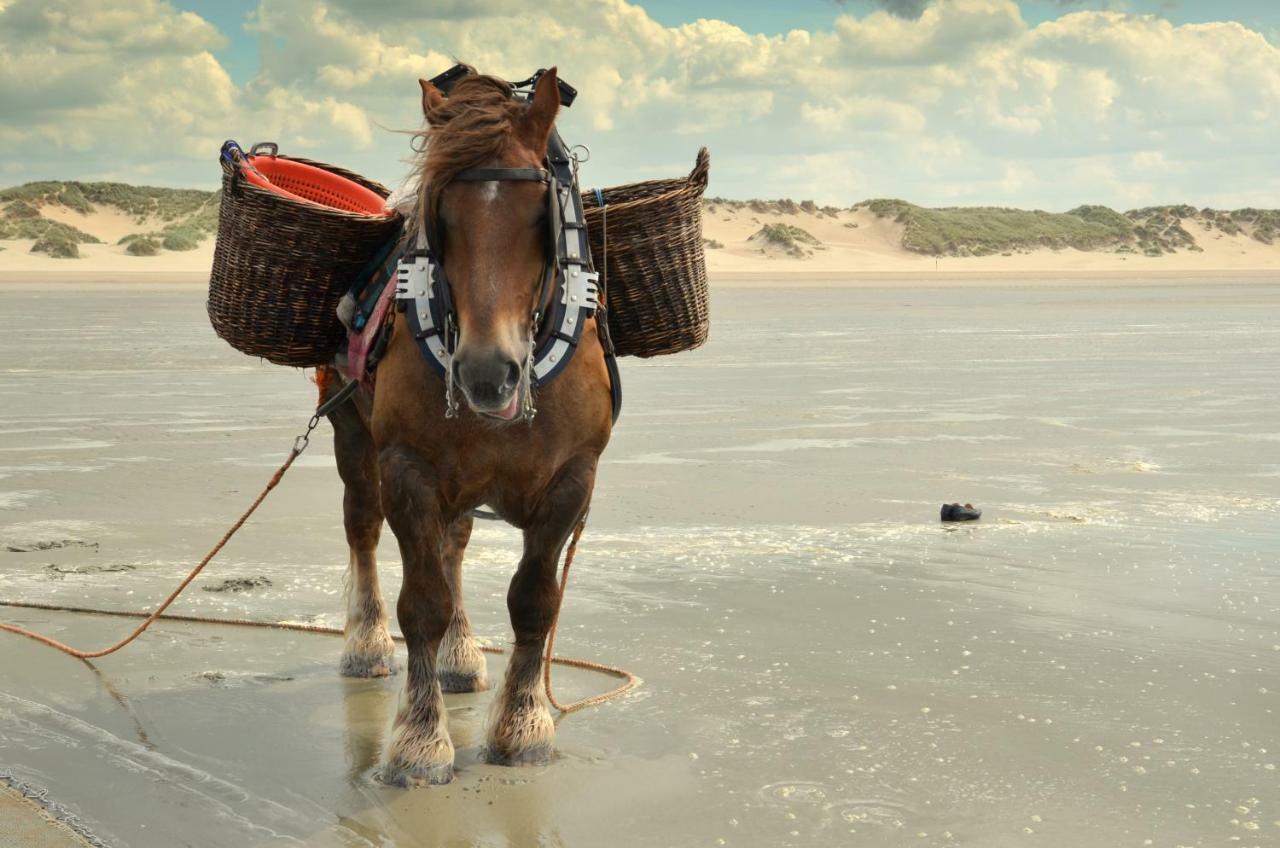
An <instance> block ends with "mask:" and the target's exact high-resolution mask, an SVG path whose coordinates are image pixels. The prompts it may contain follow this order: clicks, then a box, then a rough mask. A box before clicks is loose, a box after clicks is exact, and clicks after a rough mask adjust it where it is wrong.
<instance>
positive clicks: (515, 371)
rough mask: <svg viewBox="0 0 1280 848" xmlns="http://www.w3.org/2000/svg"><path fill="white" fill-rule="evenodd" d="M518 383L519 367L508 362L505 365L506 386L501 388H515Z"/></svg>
mask: <svg viewBox="0 0 1280 848" xmlns="http://www.w3.org/2000/svg"><path fill="white" fill-rule="evenodd" d="M519 382H520V365H519V364H518V363H515V362H508V363H507V382H506V385H505V386H503V388H504V389H507V390H510V389H513V388H515V386H516V384H517V383H519Z"/></svg>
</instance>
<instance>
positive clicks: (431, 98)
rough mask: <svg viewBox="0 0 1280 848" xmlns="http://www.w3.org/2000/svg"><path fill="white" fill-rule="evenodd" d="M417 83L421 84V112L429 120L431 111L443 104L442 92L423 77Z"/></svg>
mask: <svg viewBox="0 0 1280 848" xmlns="http://www.w3.org/2000/svg"><path fill="white" fill-rule="evenodd" d="M418 85H420V86H422V114H423V116H424V117H426V118H427V119H428V120H430V118H431V113H432V112H433V111H435V110H436V109H439V108H440V107H441V106H442V105H443V104H444V92H442V91H441V90H440V89H438V88H436V87H435V86H434V85H432V84H431V83H429V82H427V81H426V80H424V79H420V80H418Z"/></svg>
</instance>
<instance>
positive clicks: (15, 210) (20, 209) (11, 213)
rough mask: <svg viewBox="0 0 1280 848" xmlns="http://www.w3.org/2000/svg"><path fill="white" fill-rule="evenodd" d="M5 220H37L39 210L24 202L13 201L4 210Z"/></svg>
mask: <svg viewBox="0 0 1280 848" xmlns="http://www.w3.org/2000/svg"><path fill="white" fill-rule="evenodd" d="M4 215H5V217H6V218H39V217H40V210H39V209H37V208H35V207H34V206H32V205H31V204H30V203H28V202H27V201H25V200H15V201H13V202H12V203H10V204H9V205H8V206H6V207H5V208H4Z"/></svg>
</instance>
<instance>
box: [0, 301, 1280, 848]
mask: <svg viewBox="0 0 1280 848" xmlns="http://www.w3.org/2000/svg"><path fill="white" fill-rule="evenodd" d="M141 298H145V301H143V300H141ZM0 306H5V307H7V308H12V309H13V310H15V311H17V310H22V311H26V312H39V313H40V314H42V315H45V316H48V321H47V322H46V326H43V327H41V328H40V330H39V332H35V331H27V330H25V329H24V328H22V327H18V328H16V329H14V330H13V331H11V332H10V333H8V334H5V335H0V361H4V360H5V357H9V358H16V357H19V356H21V357H23V358H25V360H26V361H27V362H28V363H29V367H28V368H27V370H24V371H21V372H5V373H3V374H0V403H2V402H3V401H4V400H5V399H8V400H11V401H14V402H13V403H10V404H8V405H7V406H3V407H0V408H3V409H4V411H3V412H2V413H0V447H3V448H5V450H4V451H3V452H0V456H3V457H4V459H3V460H2V461H0V584H2V585H0V595H12V596H18V597H22V598H25V599H29V600H37V601H54V602H61V603H67V604H75V605H86V604H92V605H106V606H111V607H115V608H119V609H134V608H138V607H144V606H146V605H147V604H149V603H151V602H152V601H154V600H155V599H156V598H158V597H162V596H163V594H164V593H165V592H166V591H167V590H168V588H170V586H171V583H172V581H173V579H174V576H175V575H180V574H182V573H183V572H185V570H186V568H187V566H188V565H189V559H190V557H191V555H192V553H193V552H196V553H198V552H200V551H202V550H203V549H204V548H206V547H207V546H208V544H209V542H210V541H211V540H212V539H216V538H217V537H218V536H219V535H220V534H221V532H222V530H223V529H224V525H225V523H226V521H227V520H228V517H229V516H234V515H235V514H238V512H239V510H240V509H241V508H242V507H243V501H244V499H245V493H246V492H251V491H255V490H256V488H257V487H258V486H260V485H261V482H262V480H261V475H263V474H264V473H268V472H269V471H270V470H271V469H273V468H274V467H275V466H276V465H277V464H278V463H279V460H280V459H281V456H282V452H283V451H284V450H286V449H287V447H288V445H289V444H290V443H291V442H292V439H293V435H294V432H295V430H296V428H297V426H298V424H299V423H300V421H302V420H304V419H305V417H306V416H305V413H306V411H307V409H308V404H310V403H312V402H313V401H314V387H313V386H311V385H310V384H309V383H308V382H307V381H306V379H305V377H304V375H301V374H298V373H294V372H289V371H286V370H283V369H273V368H269V367H265V366H261V367H260V366H257V365H252V364H248V363H247V362H246V361H245V360H243V359H242V358H240V357H239V356H237V355H235V354H234V353H232V352H230V351H228V350H225V349H224V346H223V345H222V344H221V343H220V342H219V341H218V340H216V339H214V338H213V337H212V335H211V334H210V333H209V331H208V329H207V325H206V324H205V319H204V315H203V311H202V303H201V298H200V295H199V294H198V293H194V292H193V293H190V294H181V293H170V294H155V293H147V294H129V295H122V294H114V293H111V292H93V293H88V294H86V293H58V292H53V293H47V292H42V293H32V294H15V293H0ZM1277 310H1280V286H1271V285H1266V284H1254V285H1251V286H1247V287H1234V286H1230V285H1224V284H1219V285H1217V286H1215V287H1212V288H1210V287H1205V288H1197V287H1194V286H1187V285H1184V286H1181V287H1178V288H1168V289H1162V288H1157V287H1152V288H1144V289H1123V288H1115V287H1113V288H1109V289H1108V288H1090V289H1079V290H1077V289H1071V288H1066V287H1064V288H1061V289H1052V288H1040V289H1036V290H1034V291H1019V290H1016V289H1012V288H1007V287H1006V288H1001V289H983V288H981V287H975V288H972V289H966V290H959V289H955V290H947V291H929V290H925V289H917V290H912V289H893V290H883V291H877V290H874V289H860V290H848V291H841V290H831V289H826V290H812V291H805V292H803V296H802V297H801V296H797V293H796V292H795V291H791V292H771V291H768V290H759V291H734V292H730V293H725V294H720V295H718V296H717V301H716V304H715V315H716V323H715V329H714V333H715V337H714V339H713V341H712V343H711V344H710V345H708V346H707V347H706V348H705V349H703V350H700V351H698V352H696V353H692V354H689V355H687V356H685V357H680V358H673V359H671V360H670V361H669V362H661V361H656V362H655V361H631V362H626V363H624V371H625V379H626V383H627V397H628V400H627V409H626V411H625V412H624V416H623V419H622V422H621V424H620V425H619V428H618V430H617V431H616V433H615V435H614V438H613V442H612V444H611V446H610V449H609V452H608V453H607V454H606V460H605V463H604V466H603V467H602V470H601V475H600V483H599V488H598V494H597V497H596V503H595V505H594V507H593V515H592V522H591V526H590V528H589V530H588V533H587V535H586V536H585V537H584V540H583V546H582V549H581V551H580V554H579V559H578V565H577V566H576V567H575V571H574V574H575V578H574V585H573V588H572V591H571V592H570V596H569V599H568V603H567V607H566V609H565V614H564V619H563V625H562V628H561V630H560V640H559V642H558V647H561V648H562V649H563V651H564V652H565V653H566V654H568V655H571V656H581V657H587V658H592V659H599V660H602V661H605V662H610V663H616V664H619V665H623V666H625V667H627V668H629V669H631V670H633V671H635V672H636V673H638V674H639V675H641V676H642V677H643V678H644V680H645V686H644V688H642V689H640V690H639V691H638V692H636V693H634V694H632V695H630V696H628V697H626V698H624V699H622V700H619V701H617V702H614V703H611V704H608V705H606V706H604V707H601V708H599V709H595V710H591V711H588V712H584V713H579V714H575V715H572V716H570V717H568V718H567V719H565V720H564V721H563V722H561V723H560V726H559V729H558V744H559V746H560V757H559V758H558V759H557V760H556V761H554V762H553V763H551V764H550V765H549V766H546V767H540V768H532V769H506V768H501V767H497V766H491V765H488V764H486V763H484V762H481V761H480V755H479V746H480V744H481V741H482V740H483V738H484V737H483V732H482V726H483V721H484V717H485V712H486V710H487V708H488V705H489V703H490V699H491V695H490V694H489V693H481V694H479V695H460V696H449V697H448V699H447V701H446V705H447V707H448V709H449V717H450V724H451V729H452V733H453V737H454V740H455V742H456V743H457V745H458V748H459V750H458V774H457V779H456V780H455V781H454V783H452V784H450V785H448V786H445V787H440V788H437V789H426V790H419V791H413V792H405V791H401V790H395V789H389V788H387V787H385V786H382V785H381V784H379V783H377V782H376V781H375V780H374V779H373V777H372V774H373V771H374V770H375V769H376V768H377V766H378V764H379V761H380V758H381V756H382V754H383V751H384V750H385V745H386V744H387V739H388V735H387V734H388V732H389V730H390V727H391V722H392V720H393V716H394V713H395V710H396V700H397V698H398V697H399V690H400V686H401V684H402V680H401V679H400V678H392V679H390V680H383V681H349V680H344V679H342V678H340V677H339V676H338V675H337V662H338V654H339V651H340V647H341V641H340V640H337V639H333V638H329V637H323V636H309V635H305V634H296V633H281V632H261V631H247V630H243V629H240V628H225V627H224V628H216V627H207V626H193V625H177V624H173V623H165V624H163V625H160V626H158V627H157V629H156V630H154V631H152V632H150V633H148V634H147V635H146V636H145V637H144V638H143V640H142V641H141V642H140V643H139V644H138V645H137V648H136V650H132V651H130V652H125V653H123V654H118V655H115V656H112V657H109V658H106V659H104V660H102V661H100V662H99V663H98V664H97V666H96V667H95V668H89V667H86V666H85V665H84V664H82V663H78V662H73V661H70V660H69V659H67V658H65V657H60V656H53V655H50V654H48V653H47V651H46V649H44V648H41V647H40V646H38V645H35V644H31V643H23V642H20V641H16V640H8V639H6V640H4V641H3V642H0V769H3V770H8V771H11V772H13V773H15V774H16V775H17V776H19V777H20V778H22V779H23V780H24V781H26V782H28V783H32V784H35V785H39V786H42V787H44V788H46V789H47V790H48V791H49V793H50V794H51V796H52V797H54V798H56V799H57V800H58V801H59V802H60V803H61V804H63V805H64V806H66V807H67V808H68V809H71V810H73V811H74V812H75V813H77V814H79V815H80V816H81V817H82V818H83V819H84V820H85V822H86V823H87V824H88V825H89V826H91V827H92V829H93V830H94V832H95V833H96V834H98V835H100V836H101V837H102V839H103V840H104V841H105V842H106V843H107V844H111V845H126V846H130V848H151V846H155V848H170V846H172V845H175V844H181V843H182V842H183V841H184V840H185V841H190V837H191V835H192V834H199V837H200V843H201V845H202V846H209V848H243V846H268V845H269V846H276V845H285V844H298V843H304V844H308V845H313V846H331V845H333V846H366V845H376V846H380V848H381V846H392V845H395V846H419V845H423V846H435V845H458V846H463V845H466V846H470V845H484V846H488V845H494V846H498V845H510V846H520V848H523V846H526V845H565V846H597V845H609V846H619V848H626V846H646V848H647V846H650V845H672V846H684V845H719V844H722V843H723V844H725V845H728V846H734V845H738V846H751V848H754V846H770V848H773V847H774V846H809V845H853V846H859V845H864V846H869V848H870V846H881V845H898V844H911V845H914V846H921V848H935V847H936V848H949V846H955V845H970V846H982V848H988V846H999V848H1004V846H1023V845H1028V846H1029V845H1069V846H1072V848H1115V846H1120V845H1129V844H1133V845H1142V844H1144V843H1145V842H1146V841H1147V840H1150V842H1151V844H1153V845H1215V844H1220V843H1221V844H1232V845H1241V846H1245V848H1248V846H1254V845H1257V846H1264V845H1268V844H1271V843H1274V842H1275V841H1276V839H1277V837H1280V825H1277V824H1276V822H1278V821H1280V808H1278V807H1277V806H1276V801H1275V799H1276V798H1280V773H1278V770H1277V766H1280V756H1278V754H1280V731H1278V729H1277V728H1278V727H1280V725H1278V724H1277V722H1276V720H1275V717H1276V710H1277V701H1276V697H1277V693H1280V629H1278V625H1277V622H1280V594H1278V593H1277V590H1276V587H1277V585H1278V584H1277V578H1278V577H1280V571H1277V568H1278V566H1277V562H1280V522H1277V521H1276V518H1277V515H1278V514H1280V457H1278V456H1277V455H1276V454H1275V452H1274V451H1272V450H1270V448H1271V447H1274V446H1275V445H1276V436H1275V423H1274V422H1275V421H1276V420H1278V419H1280V395H1277V394H1276V393H1275V391H1274V382H1275V373H1276V371H1277V370H1280V327H1278V326H1277V325H1276V324H1275V322H1274V320H1273V319H1272V316H1274V315H1275V314H1276V312H1277ZM139 316H145V317H146V319H147V320H146V321H145V322H141V323H140V322H139V320H138V319H139ZM144 325H145V326H144ZM83 327H87V328H89V329H90V330H91V331H92V334H93V335H92V338H93V339H94V345H95V348H94V349H93V350H88V349H86V348H84V347H74V348H68V346H67V344H66V342H65V339H66V338H70V337H72V336H73V335H74V334H72V333H71V332H70V328H83ZM815 334H817V335H815ZM815 340H817V343H815ZM763 350H767V351H768V352H769V355H768V356H767V357H762V356H760V351H763ZM18 401H21V402H20V403H19V402H18ZM299 410H302V412H301V413H300V412H299ZM1171 422H1172V423H1171ZM189 431H192V432H189ZM219 433H221V435H219ZM91 443H93V444H97V445H99V446H97V447H87V445H89V444H91ZM324 448H325V446H324V445H323V443H322V442H321V440H315V444H313V447H312V450H313V451H315V453H314V456H313V455H312V454H310V453H309V454H308V457H310V458H311V459H312V460H313V465H312V466H306V467H302V468H299V469H297V470H296V471H295V472H293V474H294V475H295V476H291V477H290V479H289V481H287V482H286V484H285V485H283V486H282V487H281V488H280V489H279V490H278V491H277V493H276V495H275V496H273V499H272V500H271V501H270V502H269V503H268V505H267V506H265V507H264V508H263V510H262V511H261V512H260V513H259V515H258V516H257V518H256V519H255V522H254V523H253V524H252V525H251V526H250V527H248V528H246V530H245V531H244V533H243V535H242V536H241V537H239V538H238V539H237V540H235V541H234V542H233V544H232V545H230V546H229V547H228V548H227V549H226V551H225V555H224V558H223V559H222V560H220V561H219V562H218V563H217V564H216V567H215V569H214V571H212V572H210V575H209V577H208V580H207V581H206V582H207V584H208V585H210V586H216V585H218V584H220V583H222V582H223V581H227V580H231V581H235V585H243V586H246V587H248V588H246V589H245V591H243V592H239V593H229V592H203V591H194V592H192V593H190V596H189V597H187V598H184V599H183V601H182V609H181V611H182V612H188V613H195V614H205V615H222V616H232V617H240V616H243V617H251V618H259V619H268V620H291V621H307V622H314V623H319V624H325V625H334V624H339V625H340V624H341V616H342V601H341V591H342V589H341V586H342V576H343V572H344V570H345V567H346V562H347V555H346V547H345V544H344V540H343V532H342V527H341V521H340V502H341V489H340V485H339V482H338V478H337V475H336V474H335V473H334V471H333V468H332V459H331V457H326V456H325V452H324ZM193 481H194V482H193ZM953 501H958V502H965V501H970V502H973V503H975V504H977V505H979V506H981V507H983V509H984V515H983V517H982V520H981V521H980V522H977V523H975V524H973V525H967V526H964V527H958V528H957V527H944V526H942V525H940V524H938V522H937V516H938V506H939V504H941V503H943V502H953ZM519 552H520V539H519V535H518V534H517V533H515V532H514V531H512V530H510V529H508V528H504V527H497V526H488V525H487V526H485V527H481V528H477V530H476V534H475V540H474V541H473V543H472V546H471V548H470V550H469V560H468V565H467V573H466V574H467V576H466V585H467V589H466V591H467V606H468V610H469V612H470V614H471V616H472V619H473V623H474V625H475V629H476V631H477V633H478V634H480V635H481V636H482V637H487V638H489V639H491V640H494V641H495V642H503V641H505V640H507V639H509V638H510V632H509V627H508V624H507V614H506V604H505V593H506V587H507V582H508V580H509V579H510V576H511V573H512V569H513V568H514V565H515V563H516V561H517V559H518V557H519ZM379 558H380V560H381V561H382V562H384V563H386V566H385V567H384V569H383V572H382V577H383V584H384V587H385V591H386V593H387V596H388V597H389V598H392V599H393V598H394V596H395V593H396V590H397V588H398V580H399V575H398V568H397V567H396V565H395V564H396V562H397V552H396V550H395V545H394V542H393V541H392V540H390V538H389V534H385V535H384V540H383V545H382V547H381V549H380V550H379ZM262 578H265V579H262ZM201 585H205V584H204V583H202V584H201ZM0 615H3V616H4V617H5V618H6V619H7V620H14V621H17V622H18V623H21V624H24V625H25V626H29V627H33V628H35V629H37V630H40V631H41V632H47V633H50V634H51V635H54V636H56V637H58V638H60V639H63V640H64V641H69V642H73V643H80V644H101V643H105V642H107V641H109V639H110V637H112V636H115V635H117V634H118V631H119V629H120V622H119V620H109V619H99V618H92V617H76V616H69V615H62V614H55V613H42V612H40V613H38V612H35V611H18V610H9V611H3V612H0ZM489 662H490V663H491V667H490V676H491V677H492V678H494V679H498V678H499V677H500V674H501V663H502V660H501V658H496V657H490V659H489ZM611 683H612V681H610V680H608V679H603V680H601V679H595V678H593V677H592V676H591V675H588V674H585V673H583V672H580V671H576V670H571V669H570V670H562V669H558V670H557V672H556V689H557V692H563V697H564V698H575V697H579V696H581V695H585V694H589V693H592V692H596V691H600V690H601V689H602V688H605V687H607V686H609V685H611Z"/></svg>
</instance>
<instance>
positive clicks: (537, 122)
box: [524, 68, 560, 151]
mask: <svg viewBox="0 0 1280 848" xmlns="http://www.w3.org/2000/svg"><path fill="white" fill-rule="evenodd" d="M559 111H560V84H559V81H558V78H557V76H556V69H555V68H549V69H547V71H546V72H545V73H544V74H543V75H542V76H540V77H538V84H537V85H536V86H534V89H533V97H531V98H530V99H529V111H528V112H526V113H525V116H524V129H525V134H526V136H527V137H528V140H529V142H530V144H531V145H532V146H533V148H534V149H535V150H539V151H542V150H546V148H547V139H548V138H550V137H551V128H552V127H554V126H555V125H556V113H557V112H559Z"/></svg>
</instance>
